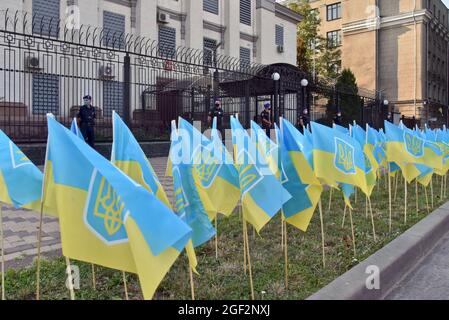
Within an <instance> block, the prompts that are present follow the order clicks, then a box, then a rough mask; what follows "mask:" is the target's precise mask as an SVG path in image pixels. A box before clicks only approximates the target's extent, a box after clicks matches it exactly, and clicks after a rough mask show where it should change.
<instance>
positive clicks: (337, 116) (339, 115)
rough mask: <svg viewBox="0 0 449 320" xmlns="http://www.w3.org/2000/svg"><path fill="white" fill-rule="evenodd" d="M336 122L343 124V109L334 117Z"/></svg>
mask: <svg viewBox="0 0 449 320" xmlns="http://www.w3.org/2000/svg"><path fill="white" fill-rule="evenodd" d="M333 121H334V123H335V124H337V125H339V126H341V124H342V121H341V111H338V112H337V115H336V116H335V117H334V119H333Z"/></svg>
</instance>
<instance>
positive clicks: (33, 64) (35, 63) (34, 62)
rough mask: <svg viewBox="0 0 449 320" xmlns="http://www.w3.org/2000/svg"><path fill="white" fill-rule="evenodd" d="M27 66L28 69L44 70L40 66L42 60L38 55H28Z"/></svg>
mask: <svg viewBox="0 0 449 320" xmlns="http://www.w3.org/2000/svg"><path fill="white" fill-rule="evenodd" d="M25 66H26V68H27V69H28V70H32V71H39V70H42V68H41V67H40V60H39V58H38V57H27V58H26V60H25Z"/></svg>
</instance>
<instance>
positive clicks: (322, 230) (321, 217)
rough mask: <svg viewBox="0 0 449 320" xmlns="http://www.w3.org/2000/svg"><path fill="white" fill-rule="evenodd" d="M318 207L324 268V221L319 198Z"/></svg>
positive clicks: (324, 266)
mask: <svg viewBox="0 0 449 320" xmlns="http://www.w3.org/2000/svg"><path fill="white" fill-rule="evenodd" d="M318 209H319V210H320V221H321V247H322V251H323V268H326V255H325V252H324V222H323V208H322V204H321V199H320V201H319V202H318Z"/></svg>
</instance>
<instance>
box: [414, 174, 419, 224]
mask: <svg viewBox="0 0 449 320" xmlns="http://www.w3.org/2000/svg"><path fill="white" fill-rule="evenodd" d="M415 198H416V199H415V201H416V215H417V216H418V214H419V205H418V180H417V179H415Z"/></svg>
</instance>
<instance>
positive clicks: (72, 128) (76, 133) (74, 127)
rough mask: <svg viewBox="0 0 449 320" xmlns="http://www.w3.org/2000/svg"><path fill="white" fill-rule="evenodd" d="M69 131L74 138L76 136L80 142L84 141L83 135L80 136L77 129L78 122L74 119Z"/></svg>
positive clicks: (80, 133) (79, 131)
mask: <svg viewBox="0 0 449 320" xmlns="http://www.w3.org/2000/svg"><path fill="white" fill-rule="evenodd" d="M70 131H72V132H73V134H74V135H75V136H77V137H78V138H80V139H81V140H83V141H85V139H84V137H83V134H82V132H81V130H80V128H79V127H78V122H77V121H76V118H73V120H72V124H71V126H70Z"/></svg>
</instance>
